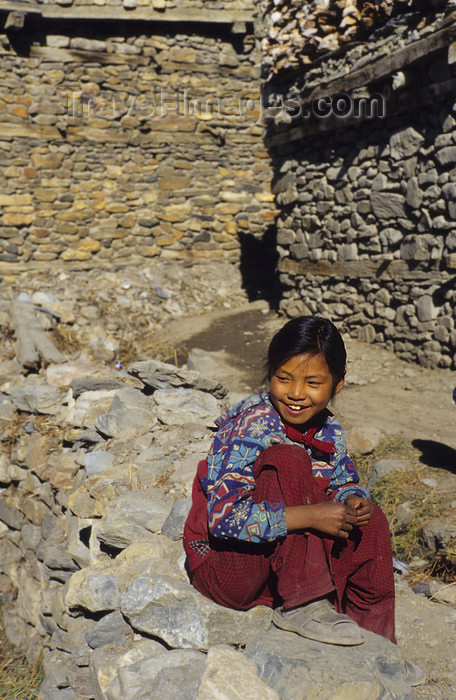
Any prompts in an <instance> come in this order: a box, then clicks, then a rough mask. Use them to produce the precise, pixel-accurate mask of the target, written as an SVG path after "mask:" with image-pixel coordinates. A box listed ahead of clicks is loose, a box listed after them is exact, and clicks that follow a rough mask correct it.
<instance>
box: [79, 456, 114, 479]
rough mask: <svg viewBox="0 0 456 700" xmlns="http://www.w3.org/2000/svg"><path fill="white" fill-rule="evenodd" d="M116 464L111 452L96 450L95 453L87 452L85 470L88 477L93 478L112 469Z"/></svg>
mask: <svg viewBox="0 0 456 700" xmlns="http://www.w3.org/2000/svg"><path fill="white" fill-rule="evenodd" d="M113 464H114V458H113V456H112V455H111V454H110V453H109V452H104V451H102V450H94V451H93V452H87V454H85V455H84V469H85V470H86V474H87V475H88V476H93V475H94V474H101V473H102V472H105V471H107V470H108V469H111V467H112V466H113Z"/></svg>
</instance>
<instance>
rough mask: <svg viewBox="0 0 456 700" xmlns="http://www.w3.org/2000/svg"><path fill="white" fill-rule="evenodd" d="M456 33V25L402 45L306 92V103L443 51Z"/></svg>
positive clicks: (373, 79)
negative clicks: (375, 59) (358, 68)
mask: <svg viewBox="0 0 456 700" xmlns="http://www.w3.org/2000/svg"><path fill="white" fill-rule="evenodd" d="M455 37H456V25H455V24H452V25H450V26H449V27H445V28H444V29H440V30H438V31H436V32H434V33H433V34H430V35H429V36H426V37H424V39H418V40H417V41H414V42H412V43H411V44H409V45H408V46H404V47H403V48H402V49H396V51H393V52H392V53H390V54H388V56H384V57H383V58H380V59H379V60H377V61H373V62H372V63H371V64H367V65H366V66H363V67H362V68H360V70H357V71H354V72H353V73H349V74H348V75H345V76H343V77H342V78H337V79H336V80H331V81H329V82H328V83H322V84H320V85H319V86H318V87H317V88H315V89H314V90H312V91H311V92H310V93H309V94H308V95H306V96H305V98H304V100H305V103H306V104H307V103H310V102H312V101H313V100H317V99H319V98H320V97H326V96H327V95H336V94H337V93H339V92H347V91H348V90H353V89H354V88H357V87H361V86H363V85H368V84H369V83H372V82H375V81H376V80H380V79H381V78H385V77H386V76H388V75H391V74H392V73H395V72H396V71H398V70H401V69H403V68H406V67H407V66H409V65H411V64H412V63H415V62H416V61H418V60H419V59H420V58H423V56H427V55H428V54H431V53H434V52H435V51H439V50H440V49H442V48H444V47H445V46H447V45H448V44H449V43H451V42H452V41H453V39H454V38H455Z"/></svg>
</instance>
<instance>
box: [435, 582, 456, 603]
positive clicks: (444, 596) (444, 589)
mask: <svg viewBox="0 0 456 700" xmlns="http://www.w3.org/2000/svg"><path fill="white" fill-rule="evenodd" d="M429 590H430V593H431V596H432V598H433V599H434V600H438V601H440V602H441V603H449V604H450V605H456V583H453V584H449V585H448V584H443V583H439V582H438V581H430V582H429Z"/></svg>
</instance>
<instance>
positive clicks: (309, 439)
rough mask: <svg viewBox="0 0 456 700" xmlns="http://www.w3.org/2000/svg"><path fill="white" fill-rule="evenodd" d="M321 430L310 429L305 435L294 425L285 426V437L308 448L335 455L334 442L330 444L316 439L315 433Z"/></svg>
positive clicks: (317, 428)
mask: <svg viewBox="0 0 456 700" xmlns="http://www.w3.org/2000/svg"><path fill="white" fill-rule="evenodd" d="M319 429H320V428H319V427H316V428H309V429H308V430H306V432H305V433H302V432H301V431H300V430H298V428H293V426H292V425H286V424H285V435H286V436H287V437H288V438H290V440H293V442H301V443H303V444H304V445H305V446H306V447H315V448H316V449H317V450H321V451H322V452H329V453H330V454H333V453H334V452H335V451H336V448H335V447H334V445H333V444H332V442H329V441H328V440H316V439H315V437H314V436H315V433H316V432H317V430H319Z"/></svg>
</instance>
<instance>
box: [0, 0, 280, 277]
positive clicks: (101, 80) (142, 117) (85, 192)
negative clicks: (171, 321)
mask: <svg viewBox="0 0 456 700" xmlns="http://www.w3.org/2000/svg"><path fill="white" fill-rule="evenodd" d="M232 4H233V10H232V11H230V9H229V8H230V7H231V3H228V4H227V8H228V9H226V10H223V12H224V14H223V16H222V17H221V18H220V16H219V15H218V14H217V13H219V12H221V10H217V8H215V9H214V13H215V15H214V18H215V19H214V21H212V19H213V18H212V17H211V10H212V9H213V8H212V5H214V6H215V4H214V3H212V5H211V7H208V10H207V11H205V13H204V14H202V12H201V10H198V7H197V6H196V5H195V7H193V5H192V8H190V9H191V11H192V12H193V15H192V16H194V17H195V18H196V17H199V21H198V22H196V21H195V22H193V23H189V22H187V23H185V32H183V31H182V27H183V24H182V22H178V21H177V20H176V18H178V17H179V16H180V15H176V14H174V15H173V14H170V15H168V14H167V11H165V10H164V11H163V12H162V15H161V21H158V22H157V21H156V20H154V21H153V22H144V21H142V22H139V21H133V20H136V16H135V15H134V10H132V13H133V14H132V15H130V17H131V21H130V22H125V21H123V22H122V23H118V22H117V23H116V22H115V21H113V20H114V19H115V18H116V15H114V14H113V11H112V10H110V11H109V8H104V9H103V8H101V9H103V12H104V15H103V18H104V20H106V21H103V22H100V21H96V20H95V19H94V20H93V21H92V20H90V19H89V20H86V21H84V22H82V21H81V20H80V19H78V17H79V15H78V14H77V13H76V14H75V8H64V9H65V12H66V15H65V18H64V19H61V18H54V16H53V15H52V13H51V15H50V16H47V15H46V12H48V13H49V12H50V10H49V7H48V6H47V5H46V7H45V6H44V5H43V6H36V7H34V6H32V7H30V8H29V10H30V11H29V12H28V13H26V14H25V15H24V16H22V19H21V13H20V12H19V13H10V14H7V13H6V10H5V11H4V12H3V15H2V16H3V19H4V21H5V22H6V25H7V27H6V29H5V33H4V35H3V37H2V41H1V49H0V51H1V54H2V67H1V72H0V84H1V96H0V120H1V124H0V157H1V159H2V168H1V174H0V189H1V195H0V217H1V223H2V226H3V236H2V238H3V240H2V249H1V252H0V260H2V261H4V262H6V263H26V262H28V261H37V262H38V261H43V264H48V262H49V261H53V260H62V261H80V262H81V264H82V263H84V264H90V262H91V261H95V260H97V259H99V260H100V261H102V260H103V261H107V260H108V261H109V260H113V261H118V260H122V261H124V260H126V259H132V258H134V257H135V256H136V257H138V258H139V257H141V258H143V257H151V256H157V255H165V256H168V257H170V256H171V257H178V258H186V257H192V258H193V257H203V256H210V257H211V258H216V257H229V258H233V259H238V258H239V255H240V247H241V244H242V240H240V239H242V236H243V235H245V234H247V235H249V234H250V235H252V236H261V234H262V232H263V231H264V228H265V226H267V225H268V224H269V223H270V222H271V221H273V220H274V216H275V212H274V207H273V202H272V200H273V195H271V192H270V180H271V172H270V167H269V161H268V157H267V153H266V151H265V149H264V147H263V145H262V141H261V127H260V125H259V123H258V122H259V113H260V105H259V81H258V77H259V66H258V63H259V61H258V55H259V54H258V50H257V44H256V39H255V36H254V33H253V24H252V22H251V21H250V22H249V23H247V24H246V23H245V22H236V20H237V18H238V17H241V18H242V17H244V19H245V18H247V17H250V19H253V14H252V8H251V7H248V8H247V9H246V8H245V7H244V9H242V8H241V9H239V7H238V5H237V4H236V3H232ZM155 5H156V3H154V6H155ZM27 7H29V6H27ZM37 8H38V9H37ZM94 9H95V10H97V6H90V7H88V8H87V10H86V12H87V15H88V17H89V18H90V17H91V13H92V11H93V10H94ZM99 9H100V8H98V10H99ZM178 9H179V8H177V9H176V10H175V12H177V11H178ZM38 10H39V11H38ZM61 10H62V11H63V9H62V8H61ZM157 11H158V10H157ZM186 11H187V13H188V12H189V11H190V10H189V9H188V8H187V10H186ZM0 12H1V7H0ZM40 13H41V14H40ZM71 13H73V14H71ZM109 13H111V14H109ZM195 13H196V14H195ZM198 13H199V15H198ZM221 20H223V21H221ZM229 20H230V21H229ZM15 22H16V23H18V25H20V24H21V22H23V26H22V27H21V26H17V27H16V26H14V23H15ZM11 267H12V268H14V265H13V266H11Z"/></svg>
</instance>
